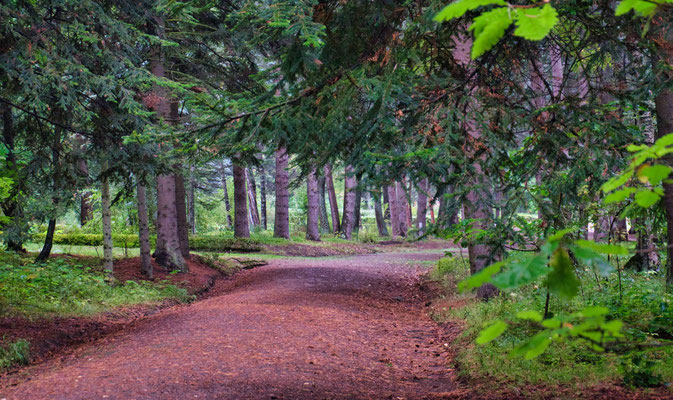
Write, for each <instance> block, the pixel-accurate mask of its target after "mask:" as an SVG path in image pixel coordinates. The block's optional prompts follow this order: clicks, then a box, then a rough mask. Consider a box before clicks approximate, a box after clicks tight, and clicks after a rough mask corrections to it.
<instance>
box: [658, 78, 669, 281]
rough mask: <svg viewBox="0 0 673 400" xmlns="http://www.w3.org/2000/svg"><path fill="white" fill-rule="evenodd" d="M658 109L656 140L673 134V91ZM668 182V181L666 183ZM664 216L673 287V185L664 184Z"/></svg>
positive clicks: (660, 97)
mask: <svg viewBox="0 0 673 400" xmlns="http://www.w3.org/2000/svg"><path fill="white" fill-rule="evenodd" d="M654 102H655V105H656V108H657V133H656V139H659V138H661V137H664V136H666V135H667V134H669V133H673V90H662V91H661V92H660V93H659V95H658V96H657V97H656V98H655V100H654ZM662 161H663V163H664V164H665V165H668V166H669V167H673V157H672V156H671V155H670V154H669V155H667V156H665V157H664V158H663V159H662ZM664 182H666V181H664ZM663 186H664V197H663V199H662V202H663V205H664V214H665V216H666V227H667V235H666V285H667V286H669V287H671V286H673V184H671V183H663Z"/></svg>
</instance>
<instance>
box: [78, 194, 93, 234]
mask: <svg viewBox="0 0 673 400" xmlns="http://www.w3.org/2000/svg"><path fill="white" fill-rule="evenodd" d="M92 214H93V204H91V192H89V191H86V192H83V193H82V194H81V195H80V206H79V225H80V226H84V225H86V223H87V222H89V221H91V218H92Z"/></svg>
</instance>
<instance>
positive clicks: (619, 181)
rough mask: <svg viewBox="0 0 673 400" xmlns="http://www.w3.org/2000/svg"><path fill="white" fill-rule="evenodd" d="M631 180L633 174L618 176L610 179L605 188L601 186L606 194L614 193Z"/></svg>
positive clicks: (604, 185)
mask: <svg viewBox="0 0 673 400" xmlns="http://www.w3.org/2000/svg"><path fill="white" fill-rule="evenodd" d="M627 172H628V171H627ZM629 178H631V172H628V173H622V174H621V175H617V176H615V177H613V178H610V180H608V181H607V182H605V183H604V184H603V186H601V190H602V191H603V192H604V193H608V192H612V191H613V190H615V189H617V188H618V187H620V186H622V185H623V184H625V183H626V182H628V181H629Z"/></svg>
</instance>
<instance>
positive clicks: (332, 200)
mask: <svg viewBox="0 0 673 400" xmlns="http://www.w3.org/2000/svg"><path fill="white" fill-rule="evenodd" d="M325 185H326V189H327V199H328V200H329V208H330V211H331V214H332V232H334V233H337V232H341V224H340V220H339V205H338V204H337V197H336V190H335V189H334V180H333V179H332V166H331V165H330V164H327V165H325Z"/></svg>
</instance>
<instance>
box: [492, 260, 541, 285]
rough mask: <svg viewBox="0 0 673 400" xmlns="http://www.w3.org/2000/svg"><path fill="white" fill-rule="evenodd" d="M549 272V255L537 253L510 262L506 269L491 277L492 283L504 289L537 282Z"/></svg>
mask: <svg viewBox="0 0 673 400" xmlns="http://www.w3.org/2000/svg"><path fill="white" fill-rule="evenodd" d="M548 272H549V268H547V257H545V256H544V255H542V254H536V255H533V256H528V257H527V258H526V259H524V260H522V261H515V262H510V263H509V265H508V266H507V269H506V270H505V271H503V272H501V273H500V274H498V275H496V276H495V277H493V279H491V283H493V284H494V285H495V286H497V287H498V288H500V289H503V290H510V289H516V288H518V287H521V286H524V285H527V284H529V283H532V282H535V281H536V280H537V279H538V278H539V277H541V276H543V275H545V274H547V273H548Z"/></svg>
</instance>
